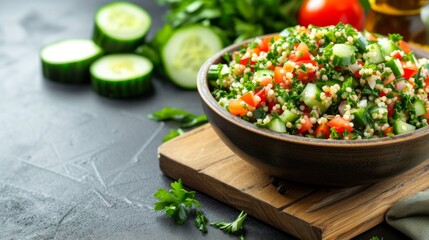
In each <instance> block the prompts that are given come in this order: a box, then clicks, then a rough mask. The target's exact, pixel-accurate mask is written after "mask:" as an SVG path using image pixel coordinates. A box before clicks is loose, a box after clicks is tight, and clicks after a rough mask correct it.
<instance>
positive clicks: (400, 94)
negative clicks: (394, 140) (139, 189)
mask: <svg viewBox="0 0 429 240" xmlns="http://www.w3.org/2000/svg"><path fill="white" fill-rule="evenodd" d="M224 60H225V61H224V63H220V64H216V65H212V66H211V67H210V69H209V72H208V79H209V83H210V85H211V87H212V95H213V96H214V98H215V99H216V100H217V101H218V102H219V104H220V105H221V106H223V107H225V108H226V109H227V110H228V111H229V112H230V113H231V114H233V115H236V116H239V117H241V118H242V119H244V120H246V121H249V122H251V123H254V124H255V125H257V126H259V127H262V128H268V129H271V130H272V131H275V132H279V133H286V134H293V135H301V136H305V137H312V138H327V139H328V138H329V139H349V140H353V139H370V138H377V137H385V136H393V135H397V134H402V133H406V132H410V131H413V130H415V129H418V128H422V127H424V126H427V124H428V123H427V119H428V117H429V102H428V93H429V72H428V67H429V61H428V60H427V59H424V58H423V59H416V57H415V55H414V52H413V51H412V50H411V49H410V47H409V46H408V45H407V43H406V42H404V41H403V40H402V37H401V36H400V35H398V34H391V35H389V36H379V35H376V34H371V33H367V32H366V33H363V34H362V33H360V32H358V31H357V30H356V29H354V28H353V27H351V26H349V25H344V24H338V25H337V26H330V27H314V26H309V27H308V28H305V27H302V26H296V27H290V28H287V29H285V30H284V31H283V32H281V33H280V34H278V35H270V36H266V37H262V38H256V39H254V40H253V41H251V42H250V43H249V44H246V45H244V46H243V47H242V48H241V49H239V50H237V51H234V52H231V53H228V54H226V55H225V56H224Z"/></svg>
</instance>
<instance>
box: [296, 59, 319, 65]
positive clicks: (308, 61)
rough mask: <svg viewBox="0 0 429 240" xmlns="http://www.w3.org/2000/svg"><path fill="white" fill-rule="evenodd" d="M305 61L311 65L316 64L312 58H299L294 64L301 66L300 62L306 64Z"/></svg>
mask: <svg viewBox="0 0 429 240" xmlns="http://www.w3.org/2000/svg"><path fill="white" fill-rule="evenodd" d="M307 63H311V65H313V66H316V65H317V62H316V60H313V59H304V60H299V61H297V62H296V64H298V65H299V66H301V64H307Z"/></svg>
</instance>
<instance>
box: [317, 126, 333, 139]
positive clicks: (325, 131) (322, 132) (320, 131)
mask: <svg viewBox="0 0 429 240" xmlns="http://www.w3.org/2000/svg"><path fill="white" fill-rule="evenodd" d="M314 135H315V136H316V137H317V138H329V135H331V128H330V127H329V126H328V124H327V123H322V124H319V125H317V127H316V130H315V131H314Z"/></svg>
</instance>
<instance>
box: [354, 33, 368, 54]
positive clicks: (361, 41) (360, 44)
mask: <svg viewBox="0 0 429 240" xmlns="http://www.w3.org/2000/svg"><path fill="white" fill-rule="evenodd" d="M355 44H356V47H357V49H358V50H359V51H360V52H365V51H366V46H368V41H367V40H366V38H365V37H364V36H362V34H361V33H359V38H358V39H357V40H356V41H355Z"/></svg>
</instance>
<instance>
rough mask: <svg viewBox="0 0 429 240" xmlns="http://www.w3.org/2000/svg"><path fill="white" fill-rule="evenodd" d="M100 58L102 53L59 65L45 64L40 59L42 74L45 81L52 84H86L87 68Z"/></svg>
mask: <svg viewBox="0 0 429 240" xmlns="http://www.w3.org/2000/svg"><path fill="white" fill-rule="evenodd" d="M101 56H103V51H100V53H98V54H97V55H95V56H93V57H91V58H88V59H85V60H81V61H77V62H70V63H61V64H54V63H50V62H46V61H43V59H42V60H41V62H42V73H43V76H44V77H45V78H46V79H49V80H51V81H54V82H61V83H71V84H76V83H86V82H89V80H90V73H89V67H90V66H91V64H92V63H93V62H95V61H96V60H97V59H99V58H100V57H101Z"/></svg>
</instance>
